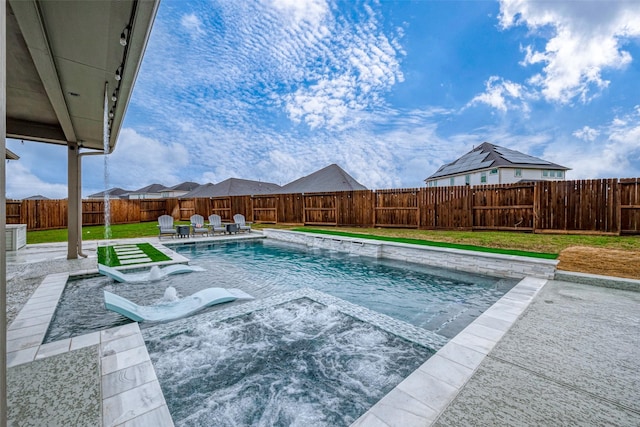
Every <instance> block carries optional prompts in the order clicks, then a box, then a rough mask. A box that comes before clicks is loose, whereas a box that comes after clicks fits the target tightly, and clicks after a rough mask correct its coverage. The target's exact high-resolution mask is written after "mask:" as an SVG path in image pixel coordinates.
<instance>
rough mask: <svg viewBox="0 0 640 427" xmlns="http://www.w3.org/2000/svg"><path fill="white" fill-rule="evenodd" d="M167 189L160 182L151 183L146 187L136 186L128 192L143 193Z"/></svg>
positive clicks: (159, 191)
mask: <svg viewBox="0 0 640 427" xmlns="http://www.w3.org/2000/svg"><path fill="white" fill-rule="evenodd" d="M165 190H167V187H165V186H164V185H162V184H151V185H147V186H146V187H142V188H138V189H137V190H134V191H131V192H129V194H144V193H162V192H163V191H165Z"/></svg>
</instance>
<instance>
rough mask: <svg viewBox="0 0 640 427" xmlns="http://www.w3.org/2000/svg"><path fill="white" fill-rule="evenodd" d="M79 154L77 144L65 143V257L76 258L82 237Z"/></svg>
mask: <svg viewBox="0 0 640 427" xmlns="http://www.w3.org/2000/svg"><path fill="white" fill-rule="evenodd" d="M79 172H80V156H79V153H78V145H77V144H76V143H75V142H69V143H68V145H67V203H68V204H69V205H68V210H67V231H68V234H69V238H68V241H67V259H77V258H78V253H79V252H80V245H81V243H80V242H81V239H82V233H81V231H82V224H81V222H80V218H81V209H82V205H81V203H80V197H81V196H80V179H79Z"/></svg>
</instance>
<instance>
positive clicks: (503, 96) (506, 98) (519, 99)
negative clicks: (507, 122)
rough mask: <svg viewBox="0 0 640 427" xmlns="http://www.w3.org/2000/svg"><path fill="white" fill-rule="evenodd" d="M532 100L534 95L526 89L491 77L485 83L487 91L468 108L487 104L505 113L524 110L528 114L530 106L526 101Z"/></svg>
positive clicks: (477, 97) (474, 99) (475, 98)
mask: <svg viewBox="0 0 640 427" xmlns="http://www.w3.org/2000/svg"><path fill="white" fill-rule="evenodd" d="M532 98H533V95H532V94H529V93H528V92H527V89H526V87H524V86H522V85H520V84H518V83H514V82H511V81H509V80H504V79H502V78H500V77H498V76H491V77H489V80H487V81H486V83H485V91H484V92H483V93H481V94H479V95H476V96H475V97H474V98H473V99H472V100H471V101H469V103H468V104H467V107H470V106H472V105H476V104H486V105H488V106H490V107H493V108H495V109H496V110H499V111H502V112H503V113H506V112H507V111H508V110H522V111H523V112H525V113H527V112H529V106H528V104H527V102H526V100H528V99H532Z"/></svg>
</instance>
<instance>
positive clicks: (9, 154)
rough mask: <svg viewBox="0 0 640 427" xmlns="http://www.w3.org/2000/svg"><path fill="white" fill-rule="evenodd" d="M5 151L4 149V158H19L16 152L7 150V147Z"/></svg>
mask: <svg viewBox="0 0 640 427" xmlns="http://www.w3.org/2000/svg"><path fill="white" fill-rule="evenodd" d="M5 151H6V155H5V158H6V159H7V160H18V159H19V158H20V156H18V155H17V154H16V153H14V152H13V151H11V150H9V149H8V148H5Z"/></svg>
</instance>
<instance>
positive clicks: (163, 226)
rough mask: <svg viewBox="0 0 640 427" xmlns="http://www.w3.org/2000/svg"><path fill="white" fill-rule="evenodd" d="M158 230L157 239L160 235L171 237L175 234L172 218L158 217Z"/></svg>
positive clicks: (166, 216) (168, 216) (169, 216)
mask: <svg viewBox="0 0 640 427" xmlns="http://www.w3.org/2000/svg"><path fill="white" fill-rule="evenodd" d="M158 228H159V229H160V235H159V236H158V238H161V237H162V235H170V236H172V237H173V236H175V235H176V233H177V231H176V229H175V227H174V226H173V217H172V216H171V215H160V216H159V217H158Z"/></svg>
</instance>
